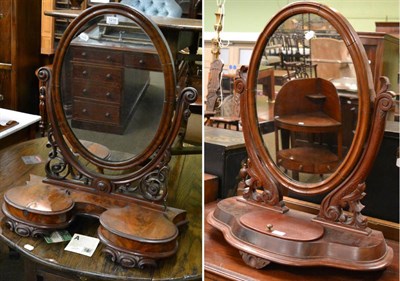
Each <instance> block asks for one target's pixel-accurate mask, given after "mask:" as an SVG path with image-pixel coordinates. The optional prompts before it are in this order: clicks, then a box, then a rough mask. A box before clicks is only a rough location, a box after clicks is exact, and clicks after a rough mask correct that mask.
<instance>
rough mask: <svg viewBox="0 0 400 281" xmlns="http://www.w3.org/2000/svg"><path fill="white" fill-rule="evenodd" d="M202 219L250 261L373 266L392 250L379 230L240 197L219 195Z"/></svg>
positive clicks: (259, 264)
mask: <svg viewBox="0 0 400 281" xmlns="http://www.w3.org/2000/svg"><path fill="white" fill-rule="evenodd" d="M207 220H208V222H209V223H210V224H211V225H212V226H214V227H215V228H217V229H218V230H220V231H221V232H222V233H223V235H224V238H225V239H226V241H227V242H228V243H229V244H230V245H232V246H233V247H235V248H237V249H238V250H239V251H240V254H241V256H242V259H243V261H244V262H245V263H246V264H247V265H248V266H250V267H253V268H257V269H260V268H263V267H265V266H266V265H268V264H269V263H270V262H276V263H281V264H286V265H292V266H330V267H336V268H343V269H351V270H379V269H382V268H385V267H386V266H388V265H389V264H390V262H391V260H392V258H393V250H392V249H391V248H390V247H388V246H387V245H386V242H385V239H384V237H383V235H382V233H381V232H379V231H375V230H372V231H371V232H370V233H369V234H365V233H356V232H353V231H350V230H344V229H341V228H337V227H336V228H335V227H332V226H326V225H323V224H320V223H318V222H315V221H313V216H312V215H310V214H306V213H303V212H299V211H296V210H289V211H288V212H286V213H284V214H283V213H280V212H277V211H274V210H271V209H269V208H266V207H265V205H262V204H254V203H249V202H247V201H246V200H243V198H242V197H231V198H227V199H224V200H222V201H220V202H219V203H218V205H217V207H216V209H215V211H214V212H212V213H210V215H209V216H208V218H207Z"/></svg>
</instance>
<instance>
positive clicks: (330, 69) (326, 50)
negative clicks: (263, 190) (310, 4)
mask: <svg viewBox="0 0 400 281" xmlns="http://www.w3.org/2000/svg"><path fill="white" fill-rule="evenodd" d="M266 42H267V44H266V46H265V49H264V55H263V56H262V59H261V61H260V64H259V69H258V76H257V89H256V95H257V96H256V104H257V109H256V110H257V117H258V125H259V131H260V134H262V139H263V141H264V145H265V148H266V149H267V151H268V154H269V155H270V157H271V159H272V160H273V161H274V163H275V164H276V166H277V167H278V169H279V170H280V171H281V172H282V173H284V174H285V175H286V176H287V177H288V178H289V179H290V180H295V181H299V182H302V183H317V182H321V181H323V180H324V179H326V178H327V177H329V175H330V174H332V172H334V171H335V170H336V168H337V167H338V166H339V165H340V163H341V162H342V161H343V159H344V157H345V156H346V153H347V152H348V150H349V149H350V146H351V144H352V141H353V136H354V130H355V128H356V125H357V114H358V112H357V106H356V105H357V101H358V95H357V81H356V74H355V70H354V66H353V62H352V59H351V56H350V53H349V51H348V49H347V47H346V45H345V43H344V41H343V40H342V38H341V36H340V35H339V34H338V32H337V31H336V30H335V28H333V27H332V25H331V24H330V23H329V22H328V21H327V20H325V19H323V18H321V17H320V16H318V15H315V14H310V13H307V14H298V15H294V16H292V17H290V18H288V19H287V20H285V21H284V22H283V23H282V24H281V25H280V26H279V27H278V28H277V29H276V30H275V32H274V33H273V34H272V36H270V38H268V40H267V41H266Z"/></svg>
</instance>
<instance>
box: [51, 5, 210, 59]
mask: <svg viewBox="0 0 400 281" xmlns="http://www.w3.org/2000/svg"><path fill="white" fill-rule="evenodd" d="M81 12H82V11H81V10H50V11H44V14H45V15H46V16H51V17H62V18H68V19H74V18H76V17H77V16H78V15H79V14H80V13H81ZM149 18H150V19H151V20H152V21H153V22H154V23H155V24H156V25H157V26H158V27H160V29H161V31H162V33H163V34H164V36H165V38H166V40H167V42H168V45H169V47H170V49H171V53H172V56H173V60H175V59H176V57H177V55H178V52H179V51H180V50H181V49H183V48H185V47H189V48H190V49H191V50H190V53H191V54H192V55H195V51H196V50H197V43H198V39H199V36H200V34H201V32H202V27H203V23H202V20H199V19H191V18H170V17H156V16H149Z"/></svg>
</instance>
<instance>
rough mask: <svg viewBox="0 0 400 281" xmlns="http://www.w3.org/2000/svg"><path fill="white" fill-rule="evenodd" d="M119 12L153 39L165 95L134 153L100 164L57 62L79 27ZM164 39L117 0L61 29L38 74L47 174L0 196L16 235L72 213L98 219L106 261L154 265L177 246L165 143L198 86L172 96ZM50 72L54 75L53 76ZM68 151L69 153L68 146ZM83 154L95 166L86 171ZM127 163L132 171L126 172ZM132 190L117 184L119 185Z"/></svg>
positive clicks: (58, 222) (34, 232)
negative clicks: (79, 133) (79, 130)
mask: <svg viewBox="0 0 400 281" xmlns="http://www.w3.org/2000/svg"><path fill="white" fill-rule="evenodd" d="M109 14H112V15H121V16H124V17H125V18H128V19H130V20H132V21H133V22H135V23H136V24H138V25H139V26H140V27H141V28H142V29H143V31H144V32H146V33H147V35H148V36H149V37H150V39H151V40H152V42H153V44H154V46H155V48H156V50H157V51H158V55H159V57H160V61H161V66H162V70H163V72H164V80H165V81H164V83H165V94H164V105H163V111H162V115H161V121H160V123H159V127H158V129H157V132H156V136H155V137H154V138H153V140H151V141H150V144H149V145H148V146H147V147H146V148H145V149H144V151H143V152H142V153H139V154H138V155H137V156H136V157H133V158H131V159H128V160H126V161H121V162H107V161H105V160H102V159H100V158H99V157H97V156H95V155H94V154H92V153H91V152H89V150H88V149H86V148H85V147H84V146H83V145H82V143H81V142H80V141H79V140H78V139H77V138H76V137H75V135H74V133H73V132H72V130H71V128H70V127H69V125H68V122H67V120H66V116H65V114H64V109H63V104H62V93H61V85H62V84H61V83H60V81H61V79H62V75H61V73H62V67H63V60H64V57H65V54H66V52H67V48H68V46H69V44H70V43H71V41H72V39H73V38H74V36H76V35H78V33H77V32H78V31H80V30H82V29H83V27H86V26H85V24H87V23H89V22H90V21H91V20H93V19H94V18H96V17H99V16H104V15H109ZM171 58H172V56H171V53H170V50H169V48H168V45H167V43H166V40H165V38H164V37H163V35H162V33H161V31H160V30H159V29H158V27H157V26H156V25H155V24H153V23H152V21H151V20H149V19H148V18H146V16H144V15H143V14H142V13H140V12H138V11H137V10H135V9H133V8H131V7H129V6H127V5H123V4H119V3H110V4H99V5H96V6H93V7H92V8H89V9H87V10H85V11H83V12H82V14H80V15H79V16H78V17H77V18H76V19H75V20H74V21H73V22H72V23H71V24H70V25H69V27H68V28H67V30H66V31H65V35H64V36H63V37H62V39H61V41H60V45H59V46H58V49H57V52H56V55H55V58H54V64H53V67H52V69H51V68H50V67H43V68H41V70H40V71H39V78H40V79H41V80H42V82H47V84H48V85H50V86H47V88H46V93H47V94H46V106H47V110H48V115H49V121H50V128H49V132H48V140H49V143H48V145H47V146H48V147H49V148H50V149H51V150H50V152H49V160H48V162H47V164H46V167H45V169H46V175H47V178H45V179H43V178H42V177H36V176H33V177H31V180H30V181H28V182H27V184H26V185H23V186H17V187H13V188H12V189H10V190H8V191H7V192H6V193H5V194H4V204H3V206H2V211H3V213H4V215H5V216H6V225H7V226H8V227H9V228H10V230H11V231H13V232H16V233H17V234H18V235H20V236H25V237H27V236H31V237H41V236H46V235H47V236H49V235H51V233H52V232H53V231H55V230H60V229H66V228H67V227H68V226H70V224H71V223H72V222H73V221H74V220H75V218H76V216H77V215H82V214H84V215H88V216H92V217H95V218H98V219H99V227H98V229H97V236H98V238H99V240H100V242H101V243H102V244H103V245H104V248H103V250H102V251H103V252H104V253H105V254H106V255H107V256H109V257H110V258H111V261H113V262H115V263H118V264H120V265H122V266H124V267H129V268H136V267H137V268H146V267H155V266H156V265H157V261H158V260H160V259H165V258H168V257H170V256H172V255H174V254H175V253H176V252H177V250H178V237H179V229H178V227H179V226H181V225H185V224H187V222H188V220H187V217H186V211H185V210H181V209H178V208H174V207H169V206H167V203H166V199H167V198H166V196H167V194H168V185H172V184H173V183H172V184H171V183H169V181H168V172H169V166H168V163H169V161H170V159H171V147H172V144H173V142H174V140H175V138H176V136H177V134H178V132H179V129H180V128H181V123H183V121H184V119H186V120H185V121H187V118H188V117H189V116H190V110H189V104H190V103H193V102H194V101H195V100H196V98H197V91H196V90H195V89H194V88H191V87H188V88H185V89H183V90H182V91H181V93H180V94H177V88H176V79H175V69H174V64H173V61H172V59H171ZM53 73H54V75H53ZM72 149H73V150H74V151H72ZM75 153H78V155H79V158H80V157H84V158H85V159H87V160H88V161H91V162H92V163H93V164H94V165H96V166H97V167H98V168H99V169H98V170H99V171H98V172H97V171H95V170H94V169H93V170H89V169H86V168H85V167H83V166H82V165H81V163H80V162H79V160H78V159H77V158H78V157H77V156H76V155H75ZM101 169H110V170H120V171H121V170H122V171H123V172H125V174H124V173H121V175H110V174H104V172H102V171H101ZM127 169H132V171H129V170H127ZM121 187H124V188H127V189H128V188H129V187H133V188H132V192H136V191H137V193H139V194H131V193H129V192H130V191H131V190H123V189H122V192H120V191H121V190H120V188H121Z"/></svg>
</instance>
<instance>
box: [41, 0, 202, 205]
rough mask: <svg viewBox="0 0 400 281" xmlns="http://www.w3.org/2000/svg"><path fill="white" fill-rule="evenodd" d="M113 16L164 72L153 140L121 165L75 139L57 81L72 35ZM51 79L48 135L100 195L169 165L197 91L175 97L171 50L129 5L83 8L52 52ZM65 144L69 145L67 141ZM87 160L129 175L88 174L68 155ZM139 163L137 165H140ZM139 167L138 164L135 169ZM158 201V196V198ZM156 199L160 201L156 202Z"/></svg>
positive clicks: (53, 177)
mask: <svg viewBox="0 0 400 281" xmlns="http://www.w3.org/2000/svg"><path fill="white" fill-rule="evenodd" d="M105 14H115V15H121V16H124V17H126V18H127V19H130V20H132V21H133V22H134V23H136V24H137V25H138V26H139V27H141V28H142V30H143V31H144V32H145V33H146V34H147V35H148V36H149V38H150V39H151V41H152V43H153V45H154V47H155V48H156V50H157V53H158V56H159V59H160V63H161V66H162V71H163V73H164V91H165V94H164V103H163V110H162V114H161V118H160V123H159V126H158V129H157V132H156V133H155V137H154V138H153V139H152V140H151V142H150V143H149V144H148V146H147V147H146V148H145V149H144V150H143V151H142V152H141V153H139V154H138V155H135V156H134V157H132V158H130V159H127V160H123V161H119V162H117V161H113V162H110V161H107V160H106V159H103V158H100V157H97V156H96V155H94V154H92V153H91V152H90V151H89V150H88V149H86V148H85V147H84V146H83V144H82V143H81V142H80V141H79V140H78V139H77V138H76V137H75V135H74V133H73V132H72V130H71V127H70V126H69V124H68V122H67V120H66V116H65V113H64V109H63V104H62V93H61V87H60V84H61V79H62V74H61V72H62V67H63V61H64V58H65V55H66V53H67V50H68V46H69V44H70V43H71V41H72V40H73V39H74V36H76V35H77V32H79V31H80V30H81V28H82V27H84V25H85V24H87V23H88V22H90V20H92V19H94V18H96V17H99V16H102V15H105ZM52 74H53V76H52V77H50V80H51V83H50V84H51V89H50V91H49V93H48V94H47V96H46V107H47V109H48V115H49V121H50V123H51V125H52V126H51V129H50V131H49V136H50V137H52V136H54V140H52V139H51V138H49V139H50V142H54V143H55V144H56V146H57V147H58V148H59V149H60V151H61V154H62V156H63V157H64V159H65V161H66V162H67V163H69V164H70V165H71V166H72V167H73V168H74V169H76V171H78V172H79V173H80V174H81V175H83V176H85V177H88V178H91V179H93V182H94V185H97V186H94V187H95V188H97V189H99V190H103V191H111V190H113V188H114V186H115V185H118V184H125V183H126V182H131V181H134V180H137V179H140V178H141V177H143V176H144V175H146V174H148V173H149V172H151V171H152V170H154V169H155V168H156V167H157V166H158V165H160V163H161V162H165V161H166V162H168V161H169V157H170V151H169V148H170V147H171V145H172V144H173V142H174V139H175V137H176V135H177V134H178V131H179V128H180V123H181V121H182V119H183V118H188V114H190V113H188V105H189V104H190V103H192V102H194V100H195V98H196V96H197V93H196V92H195V91H194V89H193V88H190V87H188V88H185V89H184V90H183V91H182V92H181V94H180V96H178V94H177V87H176V76H175V68H174V63H173V61H172V55H171V51H170V49H169V47H168V44H167V41H166V39H165V38H164V36H163V34H162V33H161V31H160V29H159V28H158V26H157V25H155V24H154V23H153V22H152V21H151V20H149V19H148V18H147V17H146V16H144V15H143V14H142V13H140V12H137V11H136V10H135V9H133V8H132V7H129V6H128V5H123V4H119V3H109V4H102V5H96V6H93V7H92V8H91V9H87V10H84V11H83V12H82V13H81V14H80V15H79V16H78V17H77V18H76V19H75V20H74V21H73V22H72V23H71V24H70V25H69V26H68V28H67V29H66V31H65V33H64V35H63V37H62V39H61V41H60V43H59V47H58V49H57V51H56V54H55V57H54V63H53V68H52ZM65 139H67V140H68V142H69V144H68V143H67V142H66V140H65ZM70 147H73V148H74V152H75V153H78V154H79V155H80V156H82V157H84V158H85V159H87V160H88V161H89V162H91V163H92V164H94V165H96V166H97V167H99V168H101V169H110V170H124V171H132V172H128V173H124V174H123V175H118V176H113V175H105V174H101V173H99V172H97V171H96V170H88V169H87V168H85V167H84V166H82V165H81V164H80V163H79V161H77V159H76V156H75V155H74V153H73V152H72V151H71V149H70ZM141 165H142V166H141ZM138 166H141V167H140V168H139V169H134V168H137V167H138ZM51 169H52V168H51V163H49V164H48V165H47V172H48V176H49V179H50V180H63V179H64V177H59V176H58V175H57V174H56V173H54V172H52V170H51ZM161 199H162V198H161ZM161 199H160V200H161Z"/></svg>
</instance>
